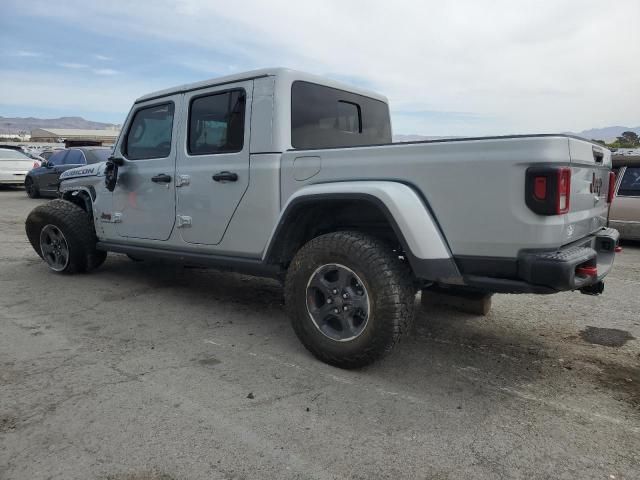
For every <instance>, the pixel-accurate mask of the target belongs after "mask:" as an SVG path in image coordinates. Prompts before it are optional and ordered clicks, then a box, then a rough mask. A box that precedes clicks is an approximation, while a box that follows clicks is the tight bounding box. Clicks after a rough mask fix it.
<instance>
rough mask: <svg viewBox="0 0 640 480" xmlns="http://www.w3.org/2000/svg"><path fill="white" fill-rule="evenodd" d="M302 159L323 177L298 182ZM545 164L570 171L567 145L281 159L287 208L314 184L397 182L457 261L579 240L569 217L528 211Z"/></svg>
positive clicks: (427, 146) (445, 145)
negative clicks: (531, 187)
mask: <svg viewBox="0 0 640 480" xmlns="http://www.w3.org/2000/svg"><path fill="white" fill-rule="evenodd" d="M304 156H315V157H319V158H320V161H319V163H320V168H319V171H318V172H317V173H316V174H315V175H313V176H311V177H309V178H305V177H306V175H297V177H298V179H296V168H297V167H296V162H295V160H296V158H298V157H304ZM541 162H544V163H551V164H558V165H567V166H568V165H569V164H570V154H569V142H568V138H567V137H562V136H557V137H556V136H540V137H522V138H493V139H470V140H459V141H458V140H451V141H444V142H421V143H405V144H401V143H400V144H392V145H382V146H371V147H357V148H342V149H340V148H337V149H327V150H307V151H289V152H286V153H285V154H283V157H282V173H281V192H282V203H283V204H284V203H286V201H287V199H288V198H289V197H290V196H291V195H292V194H294V193H295V192H296V191H297V190H298V189H300V188H302V187H304V186H305V185H309V184H315V183H327V182H340V181H354V180H386V181H397V182H400V183H404V184H406V185H409V186H411V187H412V188H414V189H415V190H416V191H417V192H419V193H420V195H421V196H422V198H423V200H424V202H425V207H426V208H429V209H430V210H431V211H432V213H433V217H434V218H435V219H436V221H437V222H438V224H439V226H440V228H441V230H442V232H443V234H444V237H445V238H446V240H447V242H448V244H449V247H450V249H451V251H452V253H453V254H454V256H464V255H471V256H489V257H515V256H517V254H518V252H519V251H520V250H522V249H540V248H557V247H559V246H560V245H562V244H565V243H569V242H571V241H573V240H574V239H576V236H575V234H573V233H571V231H572V229H571V227H570V225H568V224H567V218H566V216H552V217H544V216H540V215H536V214H534V213H533V212H532V211H530V210H529V209H528V207H527V206H526V205H525V201H524V182H525V171H526V169H527V168H528V167H530V166H532V165H534V164H539V163H541ZM298 163H299V162H298ZM573 231H574V232H575V227H574V228H573ZM569 233H571V234H569Z"/></svg>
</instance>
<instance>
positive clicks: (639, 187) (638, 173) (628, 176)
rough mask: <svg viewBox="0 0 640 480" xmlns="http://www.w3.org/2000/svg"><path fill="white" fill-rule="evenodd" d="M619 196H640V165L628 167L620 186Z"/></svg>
mask: <svg viewBox="0 0 640 480" xmlns="http://www.w3.org/2000/svg"><path fill="white" fill-rule="evenodd" d="M618 196H619V197H640V167H627V169H626V170H625V172H624V176H623V177H622V180H621V181H620V187H618Z"/></svg>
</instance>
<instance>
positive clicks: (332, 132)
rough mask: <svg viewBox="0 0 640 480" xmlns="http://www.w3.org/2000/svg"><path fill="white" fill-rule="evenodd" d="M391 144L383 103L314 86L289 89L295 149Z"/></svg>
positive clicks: (296, 85) (300, 83)
mask: <svg viewBox="0 0 640 480" xmlns="http://www.w3.org/2000/svg"><path fill="white" fill-rule="evenodd" d="M382 143H391V121H390V118H389V107H388V105H387V104H386V103H384V102H382V101H380V100H376V99H373V98H369V97H365V96H363V95H357V94H355V93H351V92H347V91H344V90H339V89H336V88H331V87H326V86H323V85H317V84H315V83H310V82H304V81H296V82H293V85H292V87H291V145H292V146H293V147H294V148H297V149H313V148H331V147H353V146H362V145H375V144H382Z"/></svg>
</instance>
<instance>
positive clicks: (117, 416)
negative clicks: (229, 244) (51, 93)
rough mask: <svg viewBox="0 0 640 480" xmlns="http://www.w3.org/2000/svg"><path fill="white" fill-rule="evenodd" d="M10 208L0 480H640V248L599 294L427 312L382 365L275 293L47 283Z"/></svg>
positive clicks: (5, 234)
mask: <svg viewBox="0 0 640 480" xmlns="http://www.w3.org/2000/svg"><path fill="white" fill-rule="evenodd" d="M43 201H44V200H31V199H28V198H27V197H26V195H25V194H24V192H23V191H21V190H17V189H14V190H3V191H0V206H1V207H2V208H1V209H0V479H2V480H13V479H21V480H22V479H25V480H26V479H28V480H38V479H56V480H57V479H64V480H70V479H82V480H87V479H111V480H177V479H194V480H195V479H244V478H247V479H253V478H263V479H269V478H278V479H342V478H349V479H362V480H372V479H383V478H385V479H386V478H389V479H400V478H411V479H414V478H415V479H459V478H474V479H501V478H504V479H512V478H514V479H547V478H553V479H581V480H582V479H609V480H610V479H637V478H640V448H639V447H640V367H639V365H640V342H639V340H638V339H639V338H640V314H639V311H640V295H639V292H640V245H638V244H635V245H634V244H629V245H626V246H625V249H624V252H623V253H622V254H620V255H619V256H618V259H617V263H616V266H615V268H614V270H613V272H612V273H611V274H610V275H609V277H608V279H607V281H606V290H605V293H604V295H602V296H601V297H588V296H585V295H580V294H579V293H562V294H557V295H552V296H532V295H521V296H516V295H496V296H495V297H494V300H493V309H492V311H491V312H490V314H489V315H488V316H487V317H478V316H474V315H470V314H465V313H461V312H457V311H454V310H451V309H448V308H446V307H442V306H439V307H432V308H428V309H421V310H420V313H419V315H418V317H417V320H416V324H415V327H414V329H413V331H411V332H410V334H409V335H408V336H407V337H406V338H405V339H404V341H403V342H402V343H401V345H400V346H399V348H397V349H396V350H395V352H394V353H393V354H392V355H391V356H390V357H388V358H387V359H385V360H384V361H382V362H379V363H377V364H375V365H373V366H371V367H368V368H365V369H362V370H358V371H343V370H339V369H336V368H333V367H330V366H327V365H324V364H322V363H320V362H318V361H316V360H315V359H314V358H313V357H311V355H310V354H309V353H307V351H306V350H305V349H304V348H303V347H302V345H301V344H300V343H299V342H298V340H297V339H296V337H295V335H294V334H293V331H292V329H291V328H290V326H289V321H288V319H287V318H286V316H285V313H284V311H283V306H282V289H281V287H280V286H279V284H278V283H276V282H273V281H270V280H263V279H257V278H252V277H248V276H243V275H236V274H227V273H221V272H217V271H214V270H203V269H193V268H189V269H188V268H183V267H181V266H176V265H166V264H165V265H162V264H154V263H148V262H133V261H131V260H129V259H128V258H127V257H126V256H123V255H110V256H109V258H108V259H107V261H106V263H105V264H104V266H103V267H102V268H101V269H99V270H97V271H95V272H93V273H91V274H86V275H75V276H61V275H56V274H54V273H52V272H49V271H48V270H47V268H46V267H45V265H44V264H43V263H42V261H41V260H40V259H39V258H38V257H37V256H36V254H35V253H34V252H33V250H32V249H31V247H30V245H29V244H28V242H27V239H26V237H25V234H24V219H25V218H26V215H27V213H28V212H29V211H30V210H31V209H32V208H33V207H34V206H36V205H37V204H38V203H41V202H43Z"/></svg>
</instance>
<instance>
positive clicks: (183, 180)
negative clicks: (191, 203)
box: [176, 175, 191, 187]
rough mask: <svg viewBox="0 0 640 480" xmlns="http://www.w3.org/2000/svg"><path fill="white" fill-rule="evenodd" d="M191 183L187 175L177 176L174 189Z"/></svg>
mask: <svg viewBox="0 0 640 480" xmlns="http://www.w3.org/2000/svg"><path fill="white" fill-rule="evenodd" d="M190 183H191V177H190V176H189V175H178V178H176V187H182V186H183V185H189V184H190Z"/></svg>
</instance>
